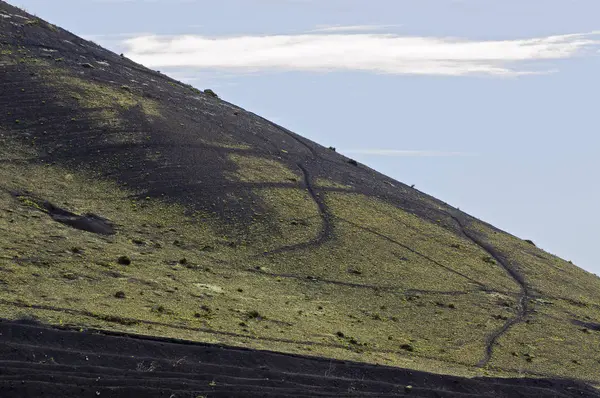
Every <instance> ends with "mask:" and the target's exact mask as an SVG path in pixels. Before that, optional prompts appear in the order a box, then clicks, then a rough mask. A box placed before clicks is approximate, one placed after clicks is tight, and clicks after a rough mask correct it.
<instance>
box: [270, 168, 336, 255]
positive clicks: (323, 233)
mask: <svg viewBox="0 0 600 398" xmlns="http://www.w3.org/2000/svg"><path fill="white" fill-rule="evenodd" d="M297 166H298V168H299V169H300V170H301V171H302V175H303V176H304V186H305V187H306V189H307V190H308V193H309V195H310V197H311V198H312V200H313V201H314V202H315V204H316V205H317V207H318V209H319V216H320V217H321V221H322V224H321V230H320V231H319V233H318V235H317V236H316V237H315V238H313V239H311V240H309V241H307V242H302V243H296V244H293V245H289V246H283V247H279V248H277V249H274V250H271V251H269V252H266V253H263V255H267V256H268V255H272V254H278V253H284V252H289V251H294V250H299V249H306V248H308V247H316V246H320V245H322V244H323V243H325V242H327V241H328V240H329V239H331V237H332V236H333V224H332V222H331V219H332V216H331V214H330V213H329V210H328V209H327V205H326V204H325V202H324V201H323V199H322V198H321V197H320V196H319V195H318V194H317V193H316V192H315V190H314V187H313V185H312V179H311V176H310V174H309V172H308V170H307V168H306V167H305V166H304V165H303V164H302V163H297Z"/></svg>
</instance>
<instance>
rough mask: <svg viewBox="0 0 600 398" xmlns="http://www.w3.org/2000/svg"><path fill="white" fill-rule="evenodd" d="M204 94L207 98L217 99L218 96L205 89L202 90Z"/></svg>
mask: <svg viewBox="0 0 600 398" xmlns="http://www.w3.org/2000/svg"><path fill="white" fill-rule="evenodd" d="M204 94H206V95H208V96H209V97H213V98H219V96H218V95H217V94H216V93H215V92H214V91H212V90H211V89H210V88H207V89H206V90H204Z"/></svg>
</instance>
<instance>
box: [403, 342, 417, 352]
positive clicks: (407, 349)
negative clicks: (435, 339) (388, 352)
mask: <svg viewBox="0 0 600 398" xmlns="http://www.w3.org/2000/svg"><path fill="white" fill-rule="evenodd" d="M400 348H401V349H403V350H404V351H409V352H413V351H414V350H415V348H414V347H413V346H412V345H410V344H402V345H401V346H400Z"/></svg>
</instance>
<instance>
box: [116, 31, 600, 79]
mask: <svg viewBox="0 0 600 398" xmlns="http://www.w3.org/2000/svg"><path fill="white" fill-rule="evenodd" d="M599 34H600V32H590V33H579V34H567V35H556V36H547V37H539V38H530V39H517V40H488V41H477V40H467V39H460V38H441V37H417V36H399V35H395V34H374V33H370V34H367V33H362V34H339V33H335V34H299V35H266V36H233V37H208V36H197V35H182V36H157V35H141V36H137V37H133V38H129V39H127V40H124V41H123V43H122V44H123V45H124V47H125V51H126V54H127V56H128V57H130V58H131V59H133V60H135V61H137V62H139V63H142V64H144V65H146V66H148V67H192V68H203V69H220V70H222V69H235V70H244V71H262V70H286V71H292V70H303V71H339V70H352V71H368V72H376V73H390V74H419V75H451V76H461V75H496V76H515V75H523V74H532V73H545V72H548V71H547V70H539V69H531V65H532V61H548V60H557V59H565V58H571V57H575V56H579V55H583V54H585V53H586V52H587V51H588V50H590V49H596V48H597V47H598V46H600V40H598V38H597V37H596V36H598V35H599ZM524 64H526V65H528V66H529V68H525V66H524Z"/></svg>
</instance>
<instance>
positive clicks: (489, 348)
mask: <svg viewBox="0 0 600 398" xmlns="http://www.w3.org/2000/svg"><path fill="white" fill-rule="evenodd" d="M447 214H448V215H449V216H450V217H451V218H452V219H453V220H454V221H455V222H456V223H457V224H458V226H459V228H460V230H461V232H462V234H463V235H464V236H465V237H466V238H467V239H469V240H470V241H471V242H473V243H474V244H475V245H477V246H479V247H480V248H481V249H483V250H484V251H485V252H487V253H488V254H489V255H490V256H491V257H492V258H493V259H494V260H496V262H498V264H500V266H501V267H502V268H504V270H505V271H506V273H507V274H508V275H509V276H510V277H511V278H512V279H513V280H514V281H515V282H516V283H517V284H518V285H519V287H520V290H519V301H518V306H517V310H516V314H515V316H514V317H513V318H510V319H508V320H507V321H506V322H505V323H504V325H502V326H501V327H500V328H499V329H497V330H495V331H493V332H492V333H491V334H489V335H488V336H487V338H486V347H485V353H484V356H483V358H482V359H481V360H480V361H479V362H478V363H477V366H478V367H484V366H486V365H487V364H488V363H489V362H490V360H491V359H492V355H493V354H494V346H495V345H496V344H497V342H498V339H500V337H502V336H503V335H504V334H505V333H506V332H507V331H508V330H509V329H510V328H511V327H513V326H514V325H516V324H518V323H521V322H523V321H524V320H525V318H526V317H527V315H529V313H530V311H531V309H530V308H529V300H530V299H531V298H532V296H531V293H530V291H529V287H528V286H527V282H526V281H525V277H524V276H523V274H521V273H520V272H519V270H517V269H515V268H514V267H513V266H512V265H510V264H509V263H508V261H506V260H505V259H504V258H503V256H502V255H501V254H500V253H498V251H497V250H496V249H494V247H493V246H491V245H489V244H487V243H485V242H483V241H482V240H481V239H479V238H478V237H477V236H476V235H475V234H473V233H471V232H470V231H469V230H468V229H467V228H466V227H465V226H464V224H463V223H462V222H461V221H460V219H459V218H458V217H456V216H454V215H452V214H450V213H447Z"/></svg>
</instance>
